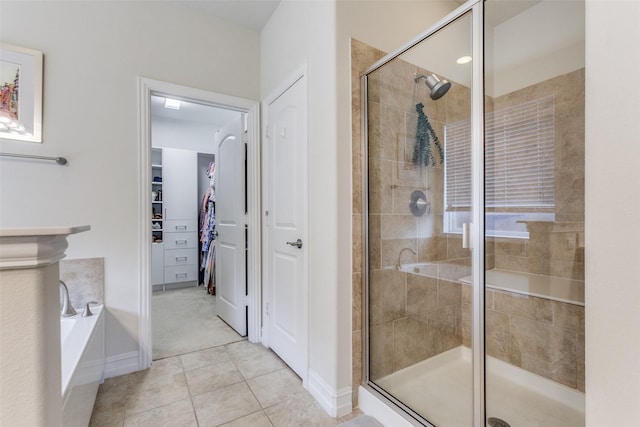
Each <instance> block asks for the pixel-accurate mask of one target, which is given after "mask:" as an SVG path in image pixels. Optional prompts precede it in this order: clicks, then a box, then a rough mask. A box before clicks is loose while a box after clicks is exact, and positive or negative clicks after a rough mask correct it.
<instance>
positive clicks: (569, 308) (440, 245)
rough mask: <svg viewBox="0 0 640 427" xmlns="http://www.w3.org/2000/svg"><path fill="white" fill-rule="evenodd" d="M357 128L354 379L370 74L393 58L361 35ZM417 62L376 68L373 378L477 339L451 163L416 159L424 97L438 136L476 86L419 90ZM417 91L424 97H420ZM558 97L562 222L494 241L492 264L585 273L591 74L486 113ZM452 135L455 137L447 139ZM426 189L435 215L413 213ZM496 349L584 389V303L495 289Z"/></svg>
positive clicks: (464, 113)
mask: <svg viewBox="0 0 640 427" xmlns="http://www.w3.org/2000/svg"><path fill="white" fill-rule="evenodd" d="M351 49H352V51H351V54H352V87H353V100H352V101H353V102H352V106H353V108H352V135H353V187H354V190H353V242H354V243H353V260H354V264H353V301H354V307H353V385H354V405H355V404H357V401H356V399H357V390H356V389H357V386H358V385H359V384H360V383H361V382H362V345H363V343H362V339H361V338H362V325H363V322H364V321H366V319H363V317H362V278H363V274H362V259H363V258H362V257H363V256H366V254H364V252H363V247H362V224H363V223H362V221H363V218H362V212H363V209H362V188H361V182H362V161H363V158H362V156H363V147H362V141H361V106H360V102H361V99H360V95H361V93H360V75H361V74H362V72H363V71H364V70H365V69H366V68H368V67H369V66H370V65H371V64H373V63H374V62H375V61H377V60H378V59H380V58H381V57H382V56H384V53H383V52H381V51H379V50H376V49H374V48H372V47H370V46H367V45H366V44H363V43H361V42H358V41H357V40H352V44H351ZM415 72H418V73H421V74H422V73H425V72H426V71H425V70H421V69H419V68H417V67H416V66H414V65H411V64H408V63H407V62H403V61H399V60H397V61H394V63H393V64H389V65H387V66H385V67H384V69H382V70H381V71H380V72H378V73H375V74H373V75H370V87H369V104H368V109H369V125H368V129H367V131H368V133H369V159H368V163H369V164H368V166H369V170H370V181H369V191H370V193H369V213H370V216H369V224H368V225H369V228H368V233H369V264H370V269H371V277H370V291H371V294H372V295H371V300H372V303H371V307H370V310H371V313H370V314H371V315H370V317H371V319H370V321H371V330H370V341H371V377H372V378H379V377H381V376H384V375H387V374H389V373H392V372H394V371H396V370H398V369H401V368H403V367H405V366H408V365H411V364H413V363H416V362H419V361H420V360H423V359H425V358H428V357H431V356H433V355H435V354H438V353H440V352H442V351H446V350H448V349H450V348H453V347H456V346H458V345H460V344H463V345H466V346H469V345H470V336H471V335H470V334H471V331H470V329H471V327H470V325H471V323H470V314H471V301H470V290H469V288H468V287H467V286H463V285H460V283H459V282H458V279H459V278H460V277H462V276H464V275H468V274H469V273H470V271H469V265H470V262H469V253H468V251H466V250H464V249H462V248H461V243H460V238H459V237H458V236H451V235H446V234H444V233H443V229H442V227H443V212H444V200H443V195H444V177H443V172H444V171H443V168H442V167H416V166H414V165H413V164H412V163H411V156H412V150H413V144H414V142H415V129H416V120H417V114H416V112H415V109H414V106H415V104H416V101H417V102H423V103H424V104H425V113H426V115H427V116H428V117H429V120H430V122H431V124H432V125H433V127H434V129H435V131H436V133H437V134H438V135H439V136H440V137H441V138H442V139H444V136H443V127H444V125H445V124H446V123H450V122H453V121H457V120H462V119H465V118H468V117H469V111H470V108H469V99H470V94H469V89H468V88H465V87H463V86H460V85H457V84H455V83H454V84H453V87H452V89H451V91H450V92H449V93H448V94H447V96H446V97H444V98H443V99H441V100H439V101H438V102H431V101H430V100H429V98H428V95H427V92H426V90H427V89H426V87H425V86H424V85H417V86H416V87H414V82H413V79H412V76H413V74H414V73H415ZM414 90H416V92H414ZM550 94H553V95H554V96H555V120H554V122H555V141H556V142H555V144H556V145H555V159H554V164H555V204H556V209H555V219H556V220H555V222H554V223H543V222H530V223H528V224H527V227H528V230H529V232H530V238H529V239H528V240H524V239H507V238H497V239H493V238H491V239H489V240H488V241H487V244H486V253H487V256H486V267H487V268H502V269H507V270H512V271H520V272H529V273H536V274H545V275H552V276H558V277H565V278H572V279H578V280H583V278H584V70H578V71H575V72H572V73H568V74H565V75H562V76H559V77H556V78H553V79H550V80H547V81H545V82H542V83H540V84H537V85H534V86H531V87H528V88H524V89H521V90H518V91H515V92H513V93H510V94H507V95H504V96H500V97H497V98H495V99H492V98H487V99H486V104H485V107H486V108H487V110H493V109H500V108H505V107H508V106H513V105H516V104H518V103H522V102H525V101H528V100H533V99H536V98H539V97H543V96H547V95H550ZM442 142H444V140H442ZM416 189H419V190H423V191H425V193H426V195H427V198H428V200H429V201H430V203H431V211H430V213H429V214H427V215H424V216H422V217H414V216H412V215H411V213H410V211H409V204H408V202H409V197H410V194H411V192H412V191H414V190H416ZM403 248H411V249H412V250H413V251H415V252H416V255H414V254H412V253H411V252H409V251H405V252H404V253H403V255H402V259H401V262H402V264H403V265H404V264H407V263H414V262H427V263H433V264H434V265H435V267H434V268H435V270H434V271H436V274H434V275H433V277H428V276H419V275H415V274H410V273H405V272H401V271H398V270H395V269H394V268H393V267H394V265H395V264H396V263H397V262H398V255H399V253H400V251H401V250H402V249H403ZM486 298H487V300H486V301H487V343H486V345H487V352H488V354H489V355H490V356H493V357H496V358H499V359H501V360H504V361H506V362H508V363H511V364H513V365H515V366H518V367H521V368H523V369H526V370H529V371H531V372H534V373H536V374H538V375H541V376H544V377H547V378H550V379H552V380H554V381H557V382H559V383H561V384H564V385H567V386H569V387H572V388H576V389H578V390H580V391H584V307H581V306H576V305H571V304H567V303H561V302H556V301H550V300H546V299H541V298H536V297H527V296H522V295H517V294H512V293H509V292H502V291H494V290H488V291H487V296H486Z"/></svg>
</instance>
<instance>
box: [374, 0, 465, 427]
mask: <svg viewBox="0 0 640 427" xmlns="http://www.w3.org/2000/svg"><path fill="white" fill-rule="evenodd" d="M472 24H473V23H472V15H471V12H470V11H468V12H466V13H461V14H460V16H458V17H457V18H456V19H455V20H453V21H451V22H450V23H449V24H448V25H446V26H444V27H443V28H441V29H439V30H438V31H436V32H434V33H433V34H430V35H429V36H428V37H426V38H425V39H424V40H422V41H420V42H418V43H416V44H415V45H413V46H412V47H411V48H409V49H407V50H406V51H404V52H403V53H402V54H400V55H398V56H396V57H394V58H393V59H391V60H389V61H387V62H385V63H384V64H382V65H380V66H379V67H378V68H376V69H374V70H371V71H370V72H369V73H367V75H366V76H365V89H366V90H365V93H366V96H365V100H366V101H365V104H364V107H365V108H366V117H367V125H366V129H365V132H366V134H367V144H366V145H367V156H366V161H367V166H368V172H367V173H368V175H367V179H368V186H367V187H368V193H367V198H368V200H367V202H368V203H366V204H365V206H366V207H367V209H368V212H367V216H366V221H367V225H366V227H367V230H366V231H367V233H366V234H367V236H368V242H367V248H368V259H367V261H368V268H367V269H366V272H367V275H368V280H367V282H368V288H367V299H368V304H367V306H368V311H367V312H368V314H367V318H368V319H367V320H368V322H367V323H368V324H367V327H368V340H367V344H368V351H367V355H368V363H367V372H366V374H367V376H368V384H369V385H370V386H371V387H373V388H375V389H376V390H377V391H378V392H380V393H381V394H383V395H384V396H386V397H387V398H388V399H390V400H392V401H393V402H394V403H396V404H397V405H399V406H400V407H401V408H403V409H404V410H405V411H406V412H407V413H409V414H411V415H412V416H413V417H415V418H416V419H419V420H421V422H427V423H430V424H432V425H437V426H452V427H455V426H460V427H468V426H471V425H473V382H474V378H473V373H472V347H473V346H472V326H471V324H472V303H473V297H472V295H473V292H472V286H471V285H472V280H471V276H472V252H471V250H470V249H469V241H470V235H469V234H468V232H469V230H470V227H469V223H471V222H472V213H473V211H472V197H471V196H472V187H471V186H472V180H471V174H472V170H471V168H472V157H471V156H472V150H471V145H472V129H471V111H472V108H471V106H472V89H473V88H472V80H473V79H472V65H473V62H472V58H471V56H472V29H473V25H472ZM425 420H426V421H425Z"/></svg>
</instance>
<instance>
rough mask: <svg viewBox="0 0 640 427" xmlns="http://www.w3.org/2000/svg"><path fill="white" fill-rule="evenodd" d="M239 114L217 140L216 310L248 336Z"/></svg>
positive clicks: (242, 162)
mask: <svg viewBox="0 0 640 427" xmlns="http://www.w3.org/2000/svg"><path fill="white" fill-rule="evenodd" d="M241 136H242V127H241V121H240V117H238V118H237V119H235V120H234V121H233V122H231V123H229V124H228V125H227V126H225V127H224V128H223V129H221V130H220V132H219V133H218V136H217V137H216V140H217V141H219V142H218V155H217V157H216V160H215V161H216V181H215V188H216V230H217V231H218V237H217V238H216V260H215V269H216V311H217V313H218V316H219V317H220V318H221V319H222V320H224V321H225V322H226V323H227V324H229V326H231V327H232V328H233V329H235V330H236V331H237V332H238V333H239V334H240V335H242V336H245V335H247V304H246V298H245V296H246V289H247V287H246V243H245V236H246V232H245V212H246V209H245V191H246V189H245V144H244V142H242V138H241Z"/></svg>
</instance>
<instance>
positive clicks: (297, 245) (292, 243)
mask: <svg viewBox="0 0 640 427" xmlns="http://www.w3.org/2000/svg"><path fill="white" fill-rule="evenodd" d="M287 245H290V246H295V247H296V248H298V249H301V248H302V240H300V239H298V240H296V241H295V242H287Z"/></svg>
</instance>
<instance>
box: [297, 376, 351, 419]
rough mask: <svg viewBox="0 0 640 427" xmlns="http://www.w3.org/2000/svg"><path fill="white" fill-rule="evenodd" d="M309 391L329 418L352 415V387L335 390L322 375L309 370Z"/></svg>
mask: <svg viewBox="0 0 640 427" xmlns="http://www.w3.org/2000/svg"><path fill="white" fill-rule="evenodd" d="M307 389H308V390H309V393H311V395H312V396H313V397H314V398H315V399H316V400H317V401H318V403H319V404H320V406H322V409H324V410H325V411H326V412H327V414H329V416H331V417H341V416H343V415H347V414H350V413H351V410H352V407H351V393H352V390H351V387H344V388H341V389H340V390H334V389H333V388H332V387H331V386H330V385H329V384H327V383H326V381H325V380H324V379H323V378H322V377H321V376H320V375H318V374H317V373H315V372H314V371H313V370H311V369H309V377H308V382H307Z"/></svg>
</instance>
